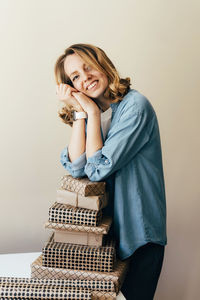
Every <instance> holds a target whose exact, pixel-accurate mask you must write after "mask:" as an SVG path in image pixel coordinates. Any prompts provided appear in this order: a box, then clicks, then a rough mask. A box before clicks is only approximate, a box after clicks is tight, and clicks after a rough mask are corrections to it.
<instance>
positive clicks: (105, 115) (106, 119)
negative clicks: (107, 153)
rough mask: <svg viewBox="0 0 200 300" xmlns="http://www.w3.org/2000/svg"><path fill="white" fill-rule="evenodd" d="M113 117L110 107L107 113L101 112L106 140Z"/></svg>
mask: <svg viewBox="0 0 200 300" xmlns="http://www.w3.org/2000/svg"><path fill="white" fill-rule="evenodd" d="M111 116H112V109H111V107H109V108H108V109H107V110H106V111H104V112H101V128H102V131H103V136H104V140H105V139H106V135H107V132H108V130H109V128H110V123H111Z"/></svg>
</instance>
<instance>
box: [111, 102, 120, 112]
mask: <svg viewBox="0 0 200 300" xmlns="http://www.w3.org/2000/svg"><path fill="white" fill-rule="evenodd" d="M119 103H120V101H118V102H115V103H111V104H110V107H111V109H112V111H113V112H115V111H116V110H117V108H118V105H119Z"/></svg>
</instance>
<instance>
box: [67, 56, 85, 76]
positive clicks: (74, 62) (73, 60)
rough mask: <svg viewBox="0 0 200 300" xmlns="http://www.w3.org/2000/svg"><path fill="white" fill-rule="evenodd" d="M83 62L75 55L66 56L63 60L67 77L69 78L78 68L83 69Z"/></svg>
mask: <svg viewBox="0 0 200 300" xmlns="http://www.w3.org/2000/svg"><path fill="white" fill-rule="evenodd" d="M84 64H86V63H85V61H84V60H83V59H82V58H81V57H80V56H79V55H77V54H76V53H73V54H70V55H68V56H67V57H66V58H65V60H64V69H65V72H66V73H67V75H68V76H71V75H72V74H73V73H74V72H75V71H77V70H78V69H79V68H83V66H84Z"/></svg>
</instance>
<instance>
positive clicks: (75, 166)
mask: <svg viewBox="0 0 200 300" xmlns="http://www.w3.org/2000/svg"><path fill="white" fill-rule="evenodd" d="M68 153H69V152H68V146H67V147H66V148H64V149H63V151H62V152H61V156H60V162H61V164H62V165H63V167H64V168H65V169H66V170H67V171H68V172H69V173H70V174H71V175H72V177H74V178H76V177H84V176H86V174H85V171H84V167H85V165H86V162H87V160H86V152H84V153H82V154H81V155H80V156H79V157H78V158H77V159H75V160H74V161H73V162H71V161H70V160H69V155H68Z"/></svg>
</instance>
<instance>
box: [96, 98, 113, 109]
mask: <svg viewBox="0 0 200 300" xmlns="http://www.w3.org/2000/svg"><path fill="white" fill-rule="evenodd" d="M111 102H112V100H110V99H105V98H104V99H97V100H96V103H97V104H98V106H99V107H100V108H101V110H102V111H106V110H107V109H108V108H109V107H110V103H111Z"/></svg>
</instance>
